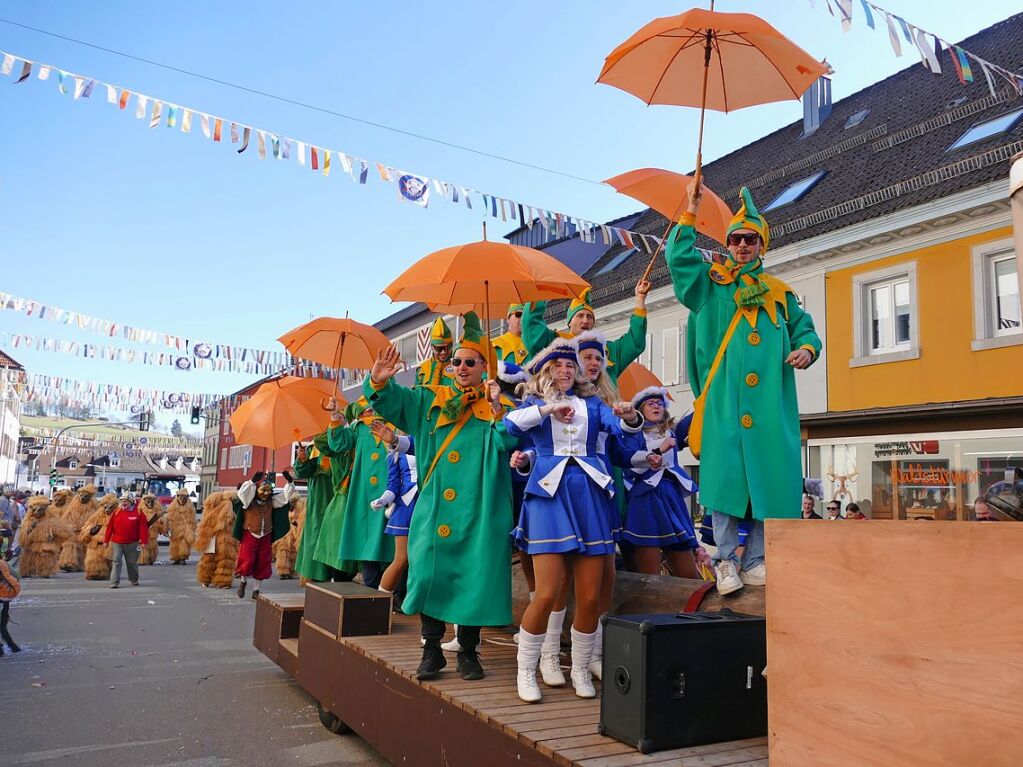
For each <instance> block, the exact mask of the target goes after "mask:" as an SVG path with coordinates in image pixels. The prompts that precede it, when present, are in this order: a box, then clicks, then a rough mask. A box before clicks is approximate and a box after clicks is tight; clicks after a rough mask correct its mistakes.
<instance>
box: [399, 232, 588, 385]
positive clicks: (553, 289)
mask: <svg viewBox="0 0 1023 767" xmlns="http://www.w3.org/2000/svg"><path fill="white" fill-rule="evenodd" d="M589 286H590V285H589V283H588V282H586V280H584V279H583V278H582V277H580V276H579V275H578V274H576V273H575V272H573V271H572V270H571V269H569V268H568V267H567V266H565V265H564V264H563V263H561V262H560V261H558V260H557V259H556V258H553V257H552V256H549V255H547V254H546V253H544V252H542V251H539V250H534V249H533V248H526V247H523V246H521V245H511V244H509V243H506V242H491V241H489V240H487V229H486V225H485V224H484V227H483V239H482V240H481V241H479V242H470V243H468V244H465V245H455V246H454V247H451V248H444V249H442V250H438V251H435V252H433V253H430V254H429V255H427V256H424V257H423V258H421V259H419V260H418V261H416V263H414V264H412V266H410V267H409V268H408V269H406V270H405V271H404V272H402V273H401V274H400V275H399V276H398V278H397V279H396V280H394V282H392V283H391V284H390V285H388V286H387V287H386V288H384V294H385V295H387V296H388V297H389V298H390V299H391V300H392V301H422V302H423V303H425V304H427V306H429V307H430V308H431V309H433V310H434V311H441V312H452V313H462V312H465V311H469V310H470V309H476V308H480V309H482V310H483V315H484V317H485V318H486V321H487V334H488V335H489V334H490V317H491V316H492V315H494V314H496V315H497V316H500V317H503V316H504V314H505V312H506V311H507V309H508V305H509V304H521V303H525V302H527V301H545V300H547V299H557V298H577V297H578V296H580V295H581V294H582V292H583V291H584V290H586V288H588V287H589ZM490 372H491V373H493V371H490Z"/></svg>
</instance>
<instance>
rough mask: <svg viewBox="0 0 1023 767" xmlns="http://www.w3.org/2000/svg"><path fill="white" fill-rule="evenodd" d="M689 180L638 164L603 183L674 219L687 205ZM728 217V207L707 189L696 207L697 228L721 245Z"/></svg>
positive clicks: (730, 217) (676, 174) (689, 177)
mask: <svg viewBox="0 0 1023 767" xmlns="http://www.w3.org/2000/svg"><path fill="white" fill-rule="evenodd" d="M692 180H693V178H692V176H683V175H682V174H681V173H672V172H671V171H670V170H661V169H660V168H639V169H637V170H630V171H628V172H627V173H622V174H620V175H618V176H614V177H612V178H609V179H606V180H605V181H604V183H605V184H610V185H611V186H613V187H614V188H615V191H617V192H620V193H621V194H624V195H628V196H629V197H631V198H633V199H634V200H639V201H640V202H642V203H644V204H646V205H648V206H650V207H651V208H653V209H654V210H656V211H657V212H658V213H662V214H663V215H664V216H665V217H666V218H667V219H668V221H669V222H671V223H674V222H675V221H677V220H678V218H679V216H681V215H682V212H683V211H684V210H685V209H686V208H687V207H688V205H689V183H690V182H691V181H692ZM731 220H732V210H731V208H729V207H728V204H727V203H726V202H725V201H724V200H722V199H721V198H720V197H718V196H717V195H716V194H714V193H713V192H711V191H710V190H709V189H708V190H707V191H706V192H705V193H704V195H703V199H702V200H701V201H700V207H699V209H698V210H697V211H696V229H697V231H699V232H703V234H705V235H707V236H708V237H710V238H711V239H713V240H716V241H717V242H720V243H721V244H722V245H724V244H725V240H726V239H727V234H726V233H727V232H728V224H729V223H730V222H731Z"/></svg>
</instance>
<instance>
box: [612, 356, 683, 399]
mask: <svg viewBox="0 0 1023 767" xmlns="http://www.w3.org/2000/svg"><path fill="white" fill-rule="evenodd" d="M650 386H664V384H662V383H661V379H659V378H658V377H657V376H655V375H654V374H653V373H652V372H650V368H648V367H647V366H646V365H642V364H640V363H638V362H633V363H632V364H630V365H629V366H628V367H626V368H625V370H623V371H622V372H621V373H620V374H619V375H618V393H619V394H621V395H622V399H625V400H631V399H632V398H633V397H635V396H636V395H637V394H639V393H640V392H641V391H643V389H646V388H648V387H650ZM668 399H670V400H672V401H674V398H673V397H672V396H671V395H670V394H669V395H668Z"/></svg>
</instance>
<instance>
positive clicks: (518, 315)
mask: <svg viewBox="0 0 1023 767" xmlns="http://www.w3.org/2000/svg"><path fill="white" fill-rule="evenodd" d="M511 316H512V317H518V318H519V319H520V320H521V319H522V312H512V313H511Z"/></svg>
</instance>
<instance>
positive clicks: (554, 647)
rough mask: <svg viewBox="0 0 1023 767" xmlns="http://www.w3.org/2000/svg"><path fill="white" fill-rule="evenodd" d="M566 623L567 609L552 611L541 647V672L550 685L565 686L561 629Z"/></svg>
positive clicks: (546, 683) (544, 680) (545, 682)
mask: <svg viewBox="0 0 1023 767" xmlns="http://www.w3.org/2000/svg"><path fill="white" fill-rule="evenodd" d="M564 625H565V611H564V610H558V611H552V612H551V614H550V617H548V618H547V634H546V635H545V637H544V640H543V647H542V648H540V674H541V676H543V683H544V684H545V685H547V686H548V687H564V686H565V674H564V672H563V671H562V670H561V629H562V627H563V626H564Z"/></svg>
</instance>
